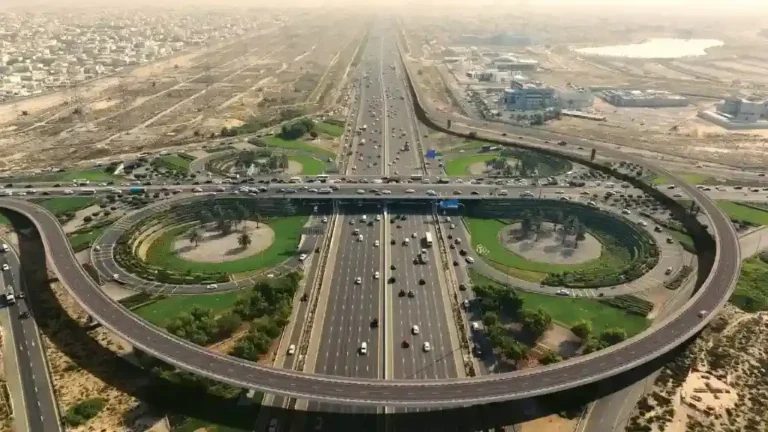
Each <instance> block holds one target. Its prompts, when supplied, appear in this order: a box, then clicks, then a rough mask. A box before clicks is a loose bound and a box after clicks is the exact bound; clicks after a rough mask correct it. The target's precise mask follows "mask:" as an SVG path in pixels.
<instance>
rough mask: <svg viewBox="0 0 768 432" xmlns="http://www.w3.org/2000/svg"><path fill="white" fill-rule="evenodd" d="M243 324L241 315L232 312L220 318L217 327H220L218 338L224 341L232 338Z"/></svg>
mask: <svg viewBox="0 0 768 432" xmlns="http://www.w3.org/2000/svg"><path fill="white" fill-rule="evenodd" d="M242 324H243V319H242V318H240V315H238V314H236V313H233V312H230V313H228V314H225V315H222V316H220V317H219V318H218V319H217V320H216V325H217V327H218V338H219V339H224V338H226V337H229V336H231V335H232V333H234V332H236V331H237V329H239V328H240V326H241V325H242Z"/></svg>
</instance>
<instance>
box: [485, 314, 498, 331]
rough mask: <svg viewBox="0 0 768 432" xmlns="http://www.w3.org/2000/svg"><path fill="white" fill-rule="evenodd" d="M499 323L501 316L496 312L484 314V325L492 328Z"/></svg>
mask: <svg viewBox="0 0 768 432" xmlns="http://www.w3.org/2000/svg"><path fill="white" fill-rule="evenodd" d="M498 323H499V316H498V315H497V314H496V313H495V312H486V313H484V314H483V324H485V326H486V327H491V326H494V325H496V324H498Z"/></svg>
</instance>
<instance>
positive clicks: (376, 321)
mask: <svg viewBox="0 0 768 432" xmlns="http://www.w3.org/2000/svg"><path fill="white" fill-rule="evenodd" d="M378 326H379V319H378V318H371V328H377V327H378Z"/></svg>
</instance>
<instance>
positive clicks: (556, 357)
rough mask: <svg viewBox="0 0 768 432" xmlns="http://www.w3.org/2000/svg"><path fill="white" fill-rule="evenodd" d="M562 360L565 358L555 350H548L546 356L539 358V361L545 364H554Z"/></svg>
mask: <svg viewBox="0 0 768 432" xmlns="http://www.w3.org/2000/svg"><path fill="white" fill-rule="evenodd" d="M561 361H563V358H562V357H561V356H560V354H558V353H556V352H554V351H547V353H546V354H544V357H542V358H540V359H539V362H540V363H541V364H543V365H548V364H553V363H557V362H561Z"/></svg>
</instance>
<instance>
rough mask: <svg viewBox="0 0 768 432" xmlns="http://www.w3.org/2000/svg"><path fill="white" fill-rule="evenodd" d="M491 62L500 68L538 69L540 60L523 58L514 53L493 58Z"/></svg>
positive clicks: (517, 69)
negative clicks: (513, 54)
mask: <svg viewBox="0 0 768 432" xmlns="http://www.w3.org/2000/svg"><path fill="white" fill-rule="evenodd" d="M491 64H492V65H493V67H494V68H496V69H498V70H516V71H523V70H525V71H531V70H536V68H538V66H539V62H537V61H536V60H531V59H523V58H519V57H515V56H512V55H504V56H500V57H496V58H495V59H493V60H491Z"/></svg>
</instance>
